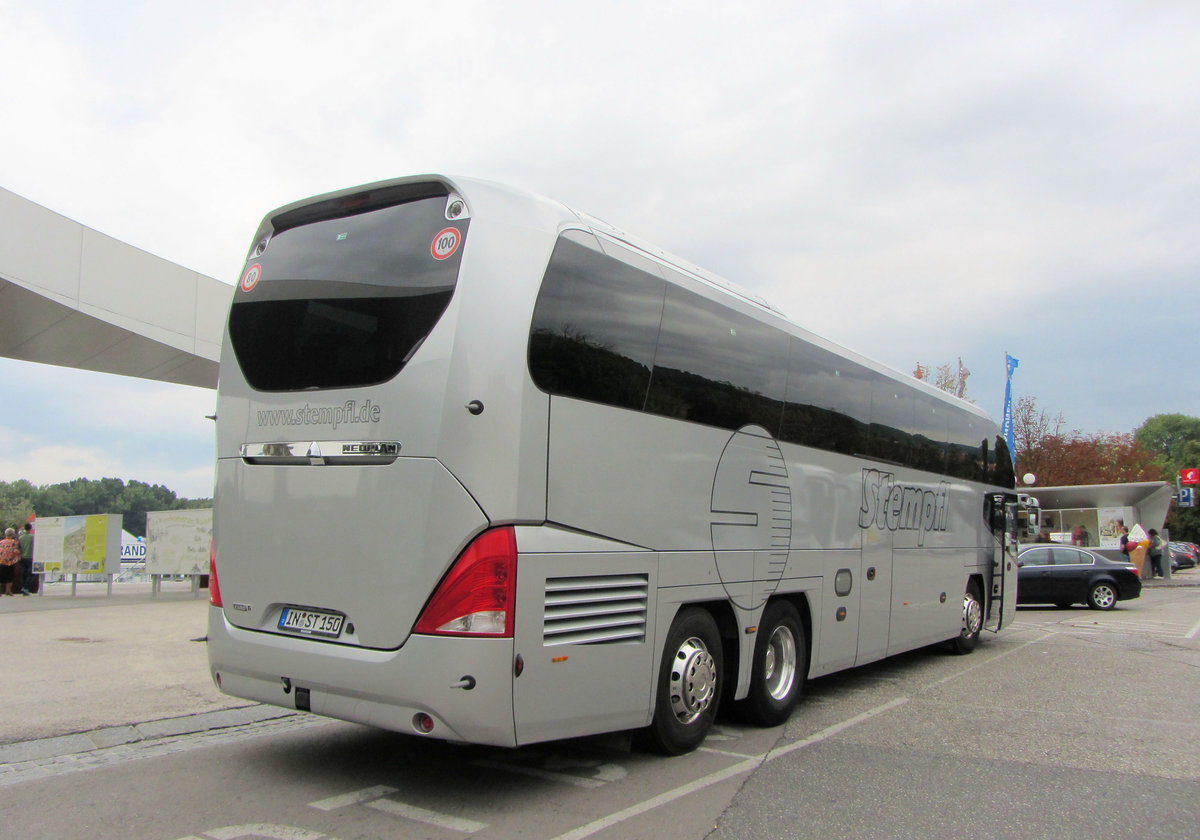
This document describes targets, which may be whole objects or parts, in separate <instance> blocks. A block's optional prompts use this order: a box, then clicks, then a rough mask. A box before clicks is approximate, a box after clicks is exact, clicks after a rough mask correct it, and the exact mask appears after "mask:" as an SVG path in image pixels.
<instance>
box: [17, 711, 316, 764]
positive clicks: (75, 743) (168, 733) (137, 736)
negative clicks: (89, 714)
mask: <svg viewBox="0 0 1200 840" xmlns="http://www.w3.org/2000/svg"><path fill="white" fill-rule="evenodd" d="M296 714H297V713H296V712H289V711H287V710H286V709H280V708H276V707H273V706H262V705H253V706H238V707H236V708H233V709H222V710H220V711H215V712H200V713H198V714H194V715H184V716H183V717H175V718H164V719H162V720H152V721H147V722H146V723H133V724H127V725H123V726H105V727H102V728H100V729H92V730H90V731H88V732H76V733H73V734H70V735H56V736H53V737H50V738H40V739H38V740H34V741H17V742H15V743H12V744H2V745H0V765H5V764H17V763H20V762H25V761H41V760H45V759H51V758H59V757H61V756H64V755H78V754H80V753H87V752H91V751H93V750H101V749H105V748H106V747H118V746H121V745H123V744H133V743H137V742H139V741H155V740H158V739H161V738H170V737H174V736H177V735H193V734H195V733H197V732H208V731H210V730H213V729H228V728H230V727H234V726H242V725H244V724H247V723H258V722H260V721H264V720H277V719H280V718H288V717H295V716H296Z"/></svg>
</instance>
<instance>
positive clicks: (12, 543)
mask: <svg viewBox="0 0 1200 840" xmlns="http://www.w3.org/2000/svg"><path fill="white" fill-rule="evenodd" d="M20 560H21V546H20V545H18V544H17V532H16V531H14V530H13V529H12V528H6V529H5V531H4V539H2V540H0V595H12V594H13V584H14V582H15V584H16V586H17V587H18V588H20V586H21V581H20V575H21V567H20V566H19V565H17V564H18V563H19V562H20Z"/></svg>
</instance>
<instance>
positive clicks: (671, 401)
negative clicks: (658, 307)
mask: <svg viewBox="0 0 1200 840" xmlns="http://www.w3.org/2000/svg"><path fill="white" fill-rule="evenodd" d="M787 350H788V337H787V334H786V333H784V332H783V331H781V330H778V329H775V328H774V327H772V326H770V325H768V324H764V323H762V322H760V321H756V320H754V319H753V318H750V317H748V316H746V315H743V314H741V313H739V312H735V311H733V310H730V309H728V308H726V307H724V306H722V305H720V304H718V303H715V302H713V301H710V300H708V299H707V298H705V297H701V296H700V295H698V294H695V293H694V292H689V291H687V290H686V289H680V288H678V287H676V286H669V287H668V288H667V302H666V307H665V308H664V309H663V319H662V330H661V331H660V333H659V339H658V353H657V355H656V356H655V359H654V376H653V378H652V380H651V382H650V396H649V400H648V401H647V403H646V410H647V411H650V412H653V413H655V414H661V415H664V416H667V417H678V418H679V419H681V420H690V421H692V422H694V423H704V424H706V425H709V426H719V427H721V428H725V429H738V428H741V427H742V426H745V425H747V424H750V423H754V424H757V425H759V426H762V427H763V428H765V429H766V430H767V431H769V432H770V433H771V434H772V435H778V434H779V421H780V416H781V413H782V411H783V391H784V382H785V379H786V371H787Z"/></svg>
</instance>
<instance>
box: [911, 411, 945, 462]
mask: <svg viewBox="0 0 1200 840" xmlns="http://www.w3.org/2000/svg"><path fill="white" fill-rule="evenodd" d="M913 403H914V407H913V436H912V448H911V449H910V450H909V460H910V462H911V464H912V466H914V467H916V468H917V469H919V470H926V471H928V472H937V473H941V472H945V471H946V439H947V434H948V433H949V430H950V413H951V409H950V407H949V406H947V405H946V404H945V403H943V402H942V401H941V400H939V399H936V398H934V397H931V396H929V395H928V394H921V393H918V394H915V395H914V397H913Z"/></svg>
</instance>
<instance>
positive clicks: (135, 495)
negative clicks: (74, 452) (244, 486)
mask: <svg viewBox="0 0 1200 840" xmlns="http://www.w3.org/2000/svg"><path fill="white" fill-rule="evenodd" d="M206 507H212V499H181V498H179V497H178V496H176V495H175V492H174V491H173V490H171V489H169V488H167V487H164V486H163V485H161V484H153V485H151V484H147V483H145V482H144V481H130V482H129V483H128V484H126V483H125V482H124V481H123V480H121V479H119V478H101V479H90V478H76V479H74V480H72V481H64V482H61V483H59V484H49V485H44V486H42V487H35V486H34V485H33V484H31V483H30V482H28V481H26V480H25V479H21V480H19V481H14V482H12V483H8V482H3V481H0V529H2V528H5V527H17V526H19V525H21V524H22V523H24V522H25V521H26V520H27V519H28V518H29V517H30V516H31V515H33V514H35V513H36V514H37V515H38V516H87V515H90V514H97V513H118V514H121V524H122V527H123V528H124V529H125V530H126V531H128V532H129V533H131V534H133V535H134V536H137V537H143V536H145V535H146V513H147V511H152V510H185V509H191V508H206Z"/></svg>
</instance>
